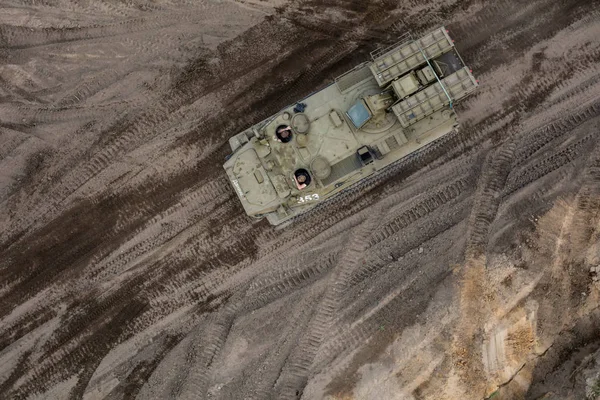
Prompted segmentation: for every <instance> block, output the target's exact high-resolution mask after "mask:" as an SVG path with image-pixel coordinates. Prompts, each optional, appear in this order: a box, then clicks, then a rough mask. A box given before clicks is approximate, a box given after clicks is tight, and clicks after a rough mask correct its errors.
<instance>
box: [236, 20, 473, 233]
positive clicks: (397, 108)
mask: <svg viewBox="0 0 600 400" xmlns="http://www.w3.org/2000/svg"><path fill="white" fill-rule="evenodd" d="M371 58H372V60H371V61H368V62H365V63H363V64H360V65H358V66H356V67H355V68H354V69H352V70H350V71H348V72H347V73H345V74H343V75H341V76H340V77H338V78H336V79H335V81H334V83H332V84H331V85H329V86H328V87H326V88H324V89H322V90H320V91H318V92H316V93H313V94H311V95H310V96H308V97H306V98H305V99H302V100H300V101H299V102H298V103H296V104H293V105H290V106H288V107H286V108H284V109H283V110H281V111H280V112H278V113H277V114H275V115H273V116H271V117H270V118H267V119H265V120H264V121H261V122H259V123H258V124H256V125H254V126H252V127H250V128H248V129H246V130H245V131H243V132H241V133H239V134H238V135H236V136H234V137H232V138H231V139H230V140H229V145H230V146H231V150H232V152H233V153H232V154H231V156H229V158H228V160H227V161H226V162H225V165H224V168H225V171H226V172H227V175H228V177H229V179H230V181H231V184H232V186H233V187H234V189H235V192H236V193H237V195H238V196H239V199H240V201H241V203H242V205H243V206H244V209H245V211H246V213H247V214H248V215H249V216H251V217H254V218H258V219H260V218H263V217H266V218H267V219H268V221H269V222H270V223H271V224H273V225H278V224H281V223H283V222H285V221H288V220H290V219H292V218H293V217H295V216H297V215H299V214H301V213H303V212H306V211H308V210H309V209H311V208H313V207H315V206H316V205H317V204H318V203H319V202H323V201H326V200H327V199H330V198H331V197H333V196H335V195H336V194H338V193H339V192H341V191H342V190H344V189H346V188H348V187H349V186H351V185H353V184H355V183H357V182H359V181H361V180H363V179H365V178H366V177H368V176H370V175H372V174H375V173H377V172H378V171H381V170H382V169H383V168H385V167H386V166H388V165H390V164H392V163H394V162H396V161H398V160H400V159H402V158H404V157H406V156H407V155H409V154H411V153H413V152H416V151H419V149H421V148H423V147H424V146H427V145H428V144H430V143H431V142H433V141H435V140H437V139H439V138H440V137H442V136H443V135H446V134H448V133H450V132H452V131H453V130H455V129H457V127H458V122H457V116H456V113H455V112H454V109H453V105H454V104H455V103H456V102H457V101H459V100H460V99H462V98H464V97H465V96H467V95H468V94H469V93H471V92H472V91H473V90H475V88H476V87H477V86H478V82H477V80H476V79H475V78H474V77H473V75H472V73H471V71H470V70H469V68H468V67H466V66H465V64H464V62H463V61H462V59H461V57H460V55H459V54H458V52H457V51H456V49H455V48H454V42H453V40H452V39H451V38H450V36H449V35H448V31H447V30H446V29H445V28H444V27H440V28H438V29H436V30H434V31H433V32H430V33H428V34H426V35H425V36H423V37H421V38H419V39H413V38H412V37H411V36H410V35H405V37H404V38H402V40H400V41H399V42H398V43H396V44H394V45H392V46H389V47H387V48H385V49H379V50H376V51H374V52H373V53H371Z"/></svg>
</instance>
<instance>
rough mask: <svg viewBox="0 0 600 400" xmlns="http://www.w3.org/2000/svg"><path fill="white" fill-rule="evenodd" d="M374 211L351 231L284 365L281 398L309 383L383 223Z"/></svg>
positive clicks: (295, 395) (293, 394)
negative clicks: (369, 243) (351, 276)
mask: <svg viewBox="0 0 600 400" xmlns="http://www.w3.org/2000/svg"><path fill="white" fill-rule="evenodd" d="M373 211H374V212H373V213H371V214H370V216H369V218H368V219H366V220H365V221H364V222H363V223H361V225H360V226H358V227H357V228H356V230H355V231H354V232H352V233H351V237H350V239H349V240H348V244H347V245H346V248H345V249H344V251H343V253H342V255H341V257H340V259H339V261H338V263H337V265H336V266H335V267H334V269H333V271H332V272H331V277H330V278H329V284H328V288H326V289H325V294H324V296H323V298H322V299H321V301H320V302H319V306H318V308H317V311H316V313H315V315H314V317H313V318H312V319H311V321H310V323H309V327H308V330H307V332H305V334H304V335H303V336H302V338H301V340H300V343H299V345H298V347H297V348H296V349H295V350H294V351H293V353H292V355H291V356H290V358H289V359H288V361H287V363H286V366H285V367H284V371H285V373H282V376H281V380H280V381H279V382H278V384H277V386H278V390H277V391H278V393H279V395H278V397H279V398H281V399H297V398H299V397H300V395H301V393H302V391H303V389H304V387H305V386H306V383H307V381H308V376H309V373H310V370H311V365H312V363H313V361H314V358H315V355H316V353H317V351H318V350H319V347H320V344H321V343H322V341H323V339H324V338H325V337H326V336H327V333H328V330H329V329H330V328H331V322H332V320H333V317H334V314H335V312H336V311H337V310H338V309H339V308H340V306H341V305H340V300H341V297H342V296H343V293H344V291H345V289H346V287H347V285H348V278H349V274H350V273H351V272H352V270H353V269H354V268H355V267H356V265H357V263H359V261H360V260H361V258H362V252H363V251H364V250H365V248H366V243H365V237H368V235H369V233H370V232H371V231H372V229H373V228H374V226H375V225H376V224H377V223H379V213H380V211H375V210H373Z"/></svg>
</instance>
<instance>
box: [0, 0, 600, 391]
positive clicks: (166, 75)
mask: <svg viewBox="0 0 600 400" xmlns="http://www.w3.org/2000/svg"><path fill="white" fill-rule="evenodd" d="M442 24H443V25H445V26H446V27H447V28H448V29H449V31H450V34H451V36H452V37H453V38H454V39H455V40H456V45H457V48H458V50H459V51H460V52H461V55H462V56H463V58H464V59H465V61H466V62H467V64H468V65H469V66H470V67H471V68H472V69H473V71H474V74H475V75H476V76H477V77H478V78H479V79H480V83H481V86H480V88H479V89H478V91H477V92H476V93H475V94H474V95H472V96H471V97H469V98H468V99H466V100H465V101H464V102H462V103H461V104H460V105H458V106H457V112H458V114H459V118H460V120H461V125H462V129H461V130H460V131H459V132H458V133H457V134H452V135H448V136H446V137H444V138H443V139H442V140H441V141H440V142H438V143H436V144H435V145H433V146H431V147H429V148H428V149H427V150H425V151H423V152H422V153H420V154H418V155H414V156H411V157H409V158H407V159H406V160H403V161H401V162H400V163H398V164H396V165H394V166H392V167H391V168H389V169H388V170H387V171H386V172H385V173H383V174H382V175H380V176H379V177H378V178H376V179H371V180H369V181H368V182H364V183H363V184H361V185H359V186H358V187H355V188H353V189H351V190H349V191H347V192H346V193H344V194H343V195H341V196H339V197H338V198H336V199H335V200H334V201H331V202H329V203H326V204H324V205H322V206H320V207H318V208H317V209H316V210H314V211H312V212H310V213H308V214H307V215H305V216H303V217H301V218H299V219H298V220H297V221H295V222H294V223H293V224H292V225H291V226H289V227H286V228H284V229H275V228H274V227H272V226H270V225H268V223H267V222H266V221H261V222H258V223H257V222H253V221H251V220H250V219H249V218H247V217H246V216H245V214H244V212H243V210H242V208H241V205H240V204H239V203H238V200H237V197H236V195H235V193H234V191H233V190H232V188H231V187H230V186H229V184H228V182H227V180H226V177H225V173H224V171H223V170H222V167H221V166H222V163H223V160H224V157H225V156H226V155H227V154H228V146H227V145H226V143H227V139H228V138H229V137H230V136H232V135H234V134H236V133H238V132H239V131H241V130H243V129H245V128H246V127H248V126H250V125H251V124H253V123H256V122H257V121H260V120H261V119H263V118H265V117H267V116H269V115H271V114H273V113H275V112H276V111H278V110H279V109H281V108H282V107H284V106H286V105H288V104H290V103H293V102H294V101H296V100H298V99H300V98H302V97H303V96H305V95H307V94H309V93H311V92H312V91H314V90H315V89H316V88H319V87H323V86H324V85H326V84H328V83H330V82H331V81H332V78H334V77H335V76H337V75H339V74H341V73H343V72H345V71H346V70H348V69H350V68H351V67H353V66H354V65H356V64H358V63H360V62H362V61H364V60H367V59H368V57H369V52H370V51H372V50H374V49H375V48H376V47H377V46H380V45H386V44H390V43H393V42H394V39H395V38H397V37H398V36H399V35H400V33H402V32H404V31H406V30H410V31H412V32H413V33H414V34H415V35H418V34H421V33H425V32H427V31H428V30H430V29H433V28H435V27H437V26H439V25H442ZM598 37H600V1H598V0H533V1H531V0H527V1H525V0H498V1H481V0H456V1H455V0H441V1H433V0H424V1H417V0H396V1H391V0H374V1H358V0H338V1H327V0H325V1H323V0H292V1H288V0H268V1H263V0H240V1H238V0H235V1H234V0H197V1H191V0H172V1H166V0H130V1H123V0H98V1H75V0H12V1H11V0H8V1H1V2H0V60H1V62H0V204H1V206H0V227H1V229H0V278H1V279H0V398H2V399H104V398H106V399H130V398H139V399H169V398H181V399H188V398H189V399H204V398H207V399H300V398H301V399H323V398H325V399H339V400H341V399H344V400H350V399H415V400H416V399H486V398H494V399H521V398H523V399H542V398H543V399H585V398H590V399H593V398H596V397H597V396H600V350H599V349H600V309H599V307H598V305H599V304H600V303H599V300H600V290H599V289H600V286H599V285H598V283H597V280H598V277H599V276H600V136H599V132H600V41H599V40H598Z"/></svg>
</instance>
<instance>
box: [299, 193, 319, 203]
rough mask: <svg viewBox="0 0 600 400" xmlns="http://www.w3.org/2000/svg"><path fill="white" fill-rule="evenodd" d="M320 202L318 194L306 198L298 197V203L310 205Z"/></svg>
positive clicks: (308, 195)
mask: <svg viewBox="0 0 600 400" xmlns="http://www.w3.org/2000/svg"><path fill="white" fill-rule="evenodd" d="M317 200H319V195H318V194H316V193H313V194H307V195H306V196H300V197H298V203H308V202H309V201H317Z"/></svg>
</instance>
